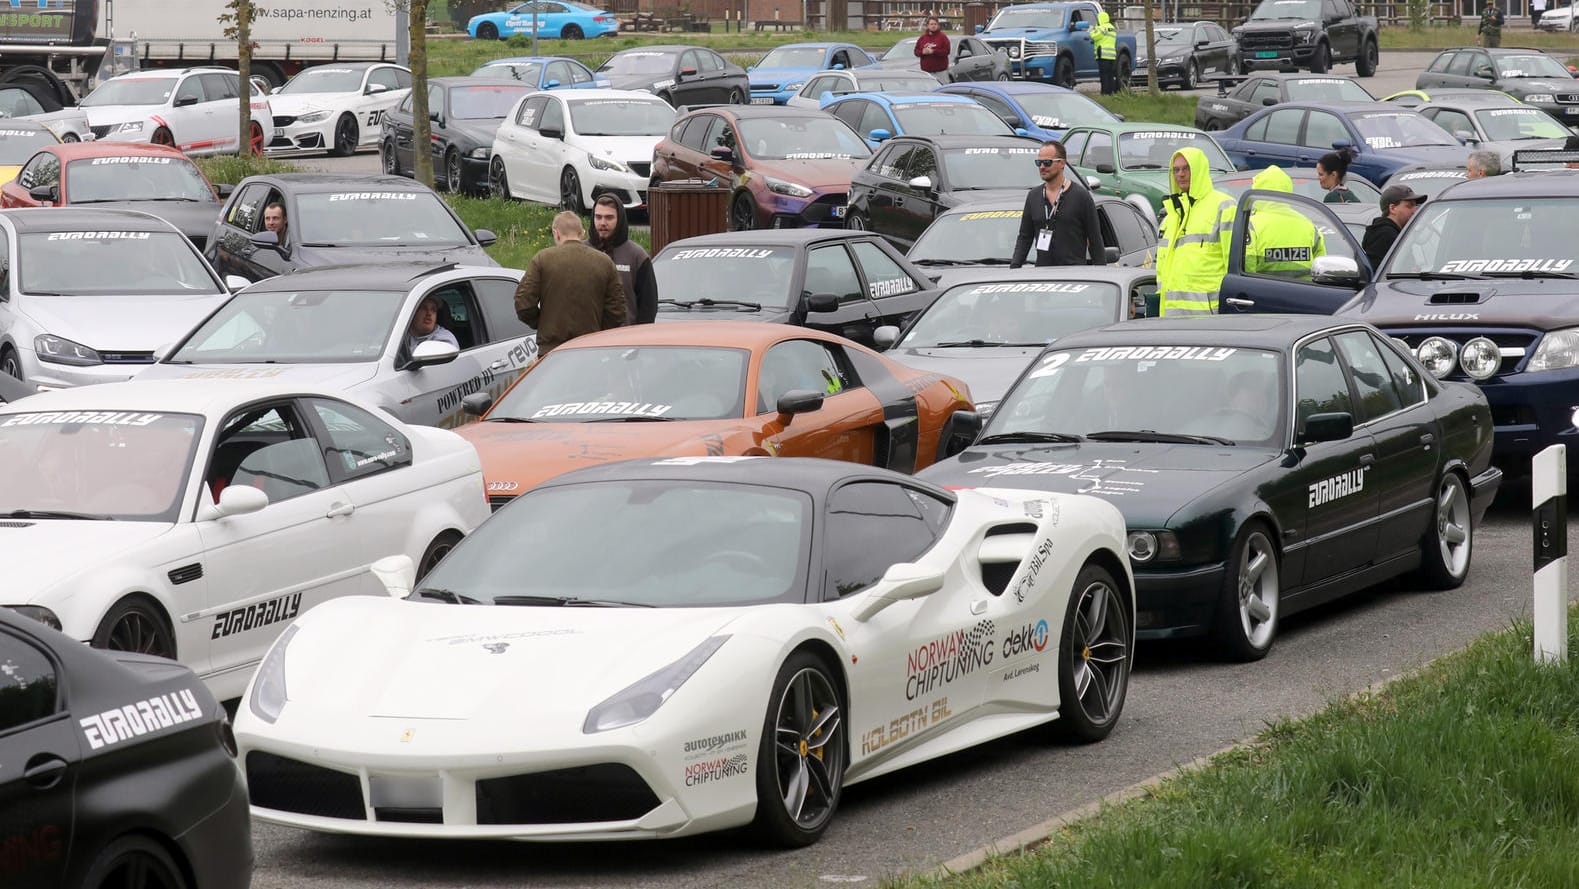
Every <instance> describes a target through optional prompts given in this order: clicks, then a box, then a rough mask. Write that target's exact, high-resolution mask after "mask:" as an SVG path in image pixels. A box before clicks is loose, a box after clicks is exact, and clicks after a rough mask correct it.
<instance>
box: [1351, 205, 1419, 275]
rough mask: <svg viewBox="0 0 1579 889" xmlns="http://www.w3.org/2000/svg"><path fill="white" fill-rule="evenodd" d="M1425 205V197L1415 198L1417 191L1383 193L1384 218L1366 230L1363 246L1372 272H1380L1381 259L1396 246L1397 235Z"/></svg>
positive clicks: (1373, 220)
mask: <svg viewBox="0 0 1579 889" xmlns="http://www.w3.org/2000/svg"><path fill="white" fill-rule="evenodd" d="M1423 203H1425V195H1421V194H1415V190H1414V189H1412V188H1410V187H1409V186H1407V185H1389V186H1387V187H1386V188H1384V189H1382V215H1380V216H1378V217H1376V218H1375V219H1372V220H1371V224H1370V225H1368V226H1366V227H1365V239H1364V240H1363V241H1361V242H1360V245H1361V246H1362V247H1363V248H1364V249H1365V258H1366V259H1369V260H1370V261H1371V270H1372V271H1375V270H1376V269H1379V268H1381V266H1382V257H1384V256H1386V255H1387V251H1388V250H1390V249H1392V246H1393V242H1394V241H1396V240H1398V233H1399V232H1401V231H1403V228H1404V226H1405V225H1408V224H1409V220H1410V219H1413V218H1414V215H1415V210H1416V208H1418V207H1419V206H1420V205H1421V204H1423Z"/></svg>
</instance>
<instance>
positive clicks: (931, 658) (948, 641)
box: [905, 620, 995, 701]
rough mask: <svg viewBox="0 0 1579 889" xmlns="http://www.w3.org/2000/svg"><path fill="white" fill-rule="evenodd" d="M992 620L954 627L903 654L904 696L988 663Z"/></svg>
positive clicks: (910, 696)
mask: <svg viewBox="0 0 1579 889" xmlns="http://www.w3.org/2000/svg"><path fill="white" fill-rule="evenodd" d="M994 635H995V633H994V630H993V623H992V621H990V620H984V621H981V622H980V623H978V624H976V626H974V627H972V628H971V629H970V630H969V631H966V630H955V631H954V632H952V633H949V634H948V635H946V636H942V637H940V638H937V639H933V640H932V641H931V642H928V643H926V644H925V645H922V646H921V647H919V648H917V649H916V650H915V651H912V652H910V653H909V654H906V655H905V670H906V672H908V673H909V676H908V677H906V679H905V700H907V701H913V700H915V699H916V698H918V697H920V696H922V695H924V694H927V693H929V692H932V691H934V690H936V689H939V688H942V687H943V686H945V685H948V684H949V683H951V682H953V681H954V680H956V679H958V678H960V677H961V676H968V675H970V674H971V673H973V672H975V671H976V670H977V669H978V668H981V667H987V666H991V665H992V642H993V637H994Z"/></svg>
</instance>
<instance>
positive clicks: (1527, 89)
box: [1499, 77, 1579, 96]
mask: <svg viewBox="0 0 1579 889" xmlns="http://www.w3.org/2000/svg"><path fill="white" fill-rule="evenodd" d="M1499 89H1501V90H1502V91H1503V92H1505V93H1509V94H1511V95H1515V96H1528V95H1530V94H1531V93H1572V92H1579V84H1575V83H1574V82H1573V81H1572V80H1555V79H1548V78H1544V77H1533V78H1524V77H1515V78H1510V79H1506V80H1504V81H1502V86H1501V87H1499Z"/></svg>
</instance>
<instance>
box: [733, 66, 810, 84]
mask: <svg viewBox="0 0 1579 889" xmlns="http://www.w3.org/2000/svg"><path fill="white" fill-rule="evenodd" d="M821 71H822V69H821V68H758V69H756V70H755V71H750V72H748V73H747V75H746V76H747V78H748V79H749V80H750V81H751V88H752V89H758V88H759V86H783V85H784V84H786V83H805V82H806V81H807V80H809V79H810V78H812V77H814V76H816V75H817V74H818V73H820V72H821Z"/></svg>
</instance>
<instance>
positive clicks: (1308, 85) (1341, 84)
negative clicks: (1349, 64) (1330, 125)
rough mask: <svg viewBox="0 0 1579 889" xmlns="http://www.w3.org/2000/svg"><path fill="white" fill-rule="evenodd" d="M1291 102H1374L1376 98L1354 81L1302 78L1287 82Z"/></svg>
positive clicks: (1286, 86)
mask: <svg viewBox="0 0 1579 889" xmlns="http://www.w3.org/2000/svg"><path fill="white" fill-rule="evenodd" d="M1283 86H1284V88H1285V89H1287V90H1288V98H1289V101H1291V102H1374V101H1376V97H1375V96H1373V95H1371V94H1370V93H1368V92H1366V91H1365V87H1363V86H1360V85H1359V84H1357V83H1355V82H1354V81H1352V80H1347V79H1345V78H1342V77H1301V78H1300V79H1298V80H1285V81H1284V82H1283Z"/></svg>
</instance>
